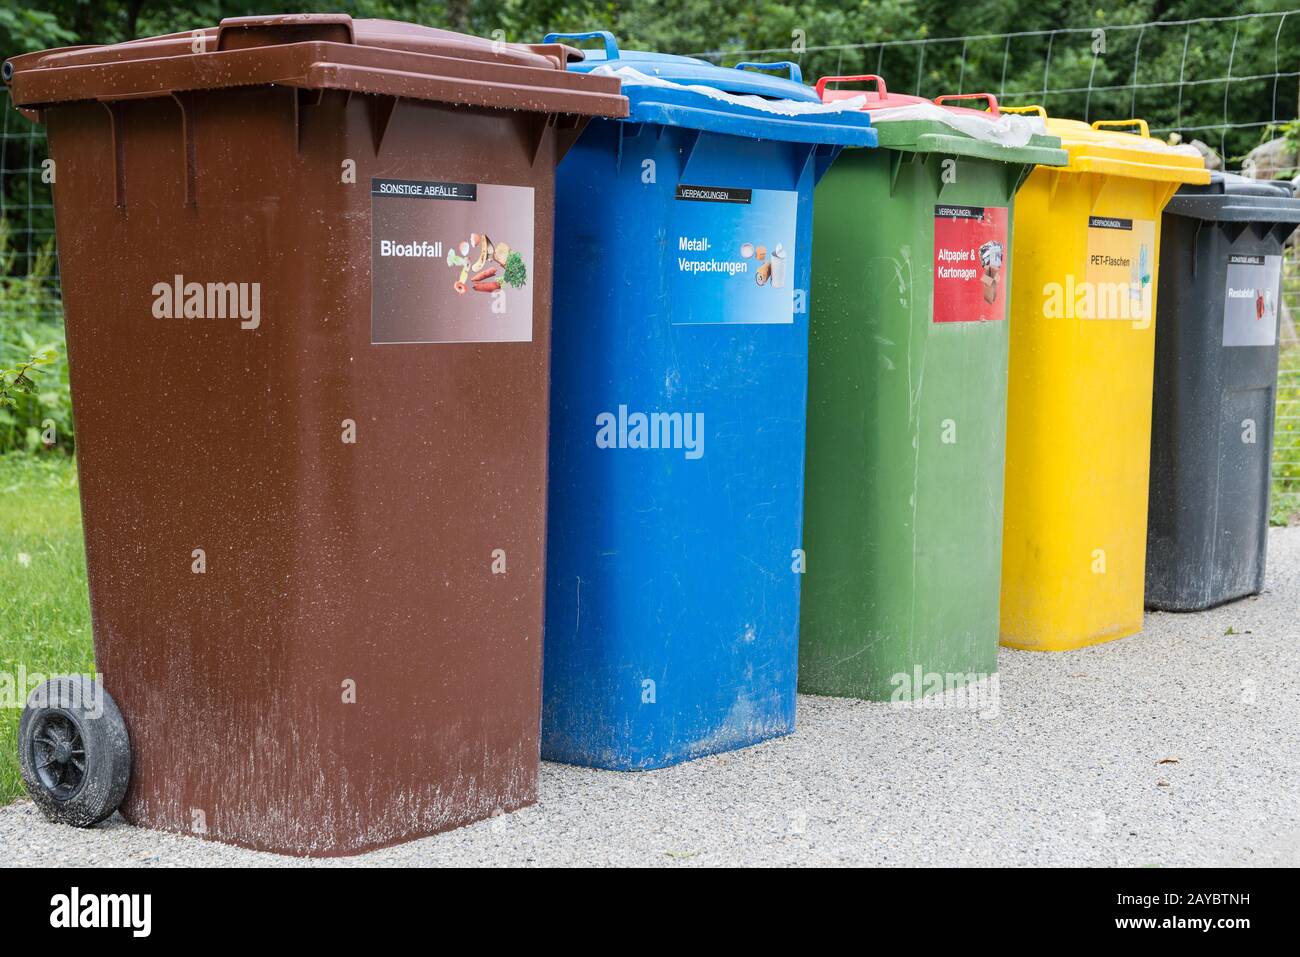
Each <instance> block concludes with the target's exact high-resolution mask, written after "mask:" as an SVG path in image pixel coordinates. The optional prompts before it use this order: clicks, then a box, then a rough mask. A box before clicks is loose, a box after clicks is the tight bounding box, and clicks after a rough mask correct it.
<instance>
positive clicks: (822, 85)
mask: <svg viewBox="0 0 1300 957" xmlns="http://www.w3.org/2000/svg"><path fill="white" fill-rule="evenodd" d="M869 80H875V81H876V93H877V94H878V95H879V96H880V98H881V99H882V100H883V99H884V98H885V97H887V96H889V90H888V89H886V88H885V78H884V77H882V76H877V75H876V74H874V73H859V74H857V75H856V76H824V77H822V78H821V79H820V80H818V81H817V86H816V87H815V89H816V90H817V99H819V100H821V99H825V97H824V96H823V95H822V94H824V93H825V92H826V84H827V83H866V82H868V81H869Z"/></svg>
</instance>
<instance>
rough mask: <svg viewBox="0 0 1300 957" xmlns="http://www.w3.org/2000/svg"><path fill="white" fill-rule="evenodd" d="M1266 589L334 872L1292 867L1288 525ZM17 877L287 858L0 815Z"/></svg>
mask: <svg viewBox="0 0 1300 957" xmlns="http://www.w3.org/2000/svg"><path fill="white" fill-rule="evenodd" d="M1269 544H1270V556H1269V558H1270V567H1269V587H1268V589H1267V591H1265V593H1264V594H1263V595H1260V596H1258V597H1256V598H1251V599H1246V600H1244V601H1241V602H1237V603H1235V604H1232V605H1228V606H1225V607H1223V608H1218V609H1215V610H1213V611H1209V612H1205V613H1202V614H1196V615H1172V614H1149V615H1148V616H1147V627H1146V630H1145V631H1144V632H1143V633H1142V634H1141V635H1138V636H1135V637H1132V638H1127V639H1124V640H1122V641H1117V642H1112V643H1110V644H1107V645H1101V646H1099V647H1095V648H1088V649H1084V650H1082V651H1077V652H1070V653H1064V654H1039V653H1031V652H1017V651H1011V650H1007V649H1003V651H1002V654H1001V658H1000V667H1001V675H1000V678H999V687H998V689H997V690H998V699H997V707H996V708H995V709H994V708H988V707H986V708H985V709H984V710H983V711H982V712H981V711H979V710H977V709H975V708H972V707H971V706H970V705H969V703H968V702H967V703H962V702H953V701H951V700H950V701H949V704H950V705H960V706H949V707H930V708H925V709H919V710H905V709H899V708H895V707H891V706H890V705H887V704H867V703H863V702H854V701H846V700H838V699H832V698H813V697H802V698H800V700H799V731H798V733H797V734H795V735H793V736H791V737H788V738H784V739H781V740H779V741H772V742H768V743H767V744H764V745H760V746H758V747H754V748H749V749H746V750H744V751H739V752H733V753H731V754H724V755H718V756H715V757H711V758H705V759H702V760H699V761H695V762H693V763H691V764H686V765H682V766H679V767H676V768H671V769H668V770H664V771H655V772H649V773H640V774H622V773H617V772H606V771H590V770H585V769H581V768H572V767H566V766H563V765H556V764H544V765H543V766H542V782H541V801H540V803H539V804H538V805H537V806H536V807H532V808H528V809H526V810H524V811H520V812H518V813H516V814H512V815H506V816H504V817H499V818H494V819H492V820H490V821H484V822H482V823H479V824H476V825H473V826H471V827H466V828H462V829H461V830H459V831H454V832H451V833H448V834H443V835H440V836H438V837H432V838H426V839H423V840H419V841H413V842H411V843H408V844H403V845H400V846H398V847H392V848H387V849H385V850H381V851H375V852H372V853H370V854H364V855H361V856H358V857H352V858H342V859H331V860H319V861H311V862H308V863H313V864H319V865H323V866H345V865H358V864H363V865H379V866H389V865H406V864H421V865H450V864H456V865H501V864H507V865H509V864H543V865H570V864H597V865H600V864H615V865H676V866H681V865H701V864H704V865H725V864H732V865H734V864H741V865H745V864H867V865H873V864H903V865H933V864H959V865H966V864H969V865H994V866H996V865H1067V864H1073V865H1097V866H1112V865H1117V866H1146V865H1228V866H1233V865H1243V866H1260V865H1291V866H1295V865H1298V864H1300V680H1298V679H1297V677H1296V658H1297V654H1298V653H1300V648H1298V647H1297V646H1298V645H1300V528H1291V529H1274V530H1273V531H1272V533H1271V537H1270V542H1269ZM0 847H3V848H4V849H5V856H6V857H8V858H9V860H10V861H11V862H12V863H15V864H27V865H54V866H59V865H103V866H113V865H122V864H128V865H136V864H146V865H160V866H167V865H204V866H240V865H295V864H300V863H303V862H302V861H299V860H297V859H294V858H286V857H279V856H276V855H273V854H263V853H257V852H254V851H246V850H241V849H238V848H233V847H227V846H224V845H220V844H214V843H211V842H207V841H201V840H198V839H195V838H190V837H179V836H175V835H170V834H163V833H159V832H156V831H148V830H142V829H139V828H134V827H131V826H130V825H127V824H125V823H124V822H123V821H122V820H121V819H120V818H117V817H115V818H114V819H113V820H112V821H110V822H108V823H107V824H105V825H104V826H102V827H99V828H96V829H93V830H87V831H78V830H73V829H70V828H64V827H58V826H55V825H51V824H47V823H46V822H45V821H44V820H43V819H42V818H41V816H40V815H39V814H38V813H37V811H36V809H35V808H34V807H33V805H32V804H31V803H29V802H26V801H24V802H19V803H17V804H13V805H10V806H8V807H5V808H0Z"/></svg>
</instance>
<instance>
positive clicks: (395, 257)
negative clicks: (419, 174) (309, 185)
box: [370, 179, 534, 344]
mask: <svg viewBox="0 0 1300 957" xmlns="http://www.w3.org/2000/svg"><path fill="white" fill-rule="evenodd" d="M370 214H371V253H370V275H371V290H372V291H371V299H370V341H371V342H372V343H374V344H392V343H410V342H531V341H532V338H533V294H532V286H531V282H532V278H533V277H532V275H531V270H532V269H533V267H534V258H533V189H532V187H531V186H497V185H493V184H489V183H437V182H425V181H419V180H399V179H372V180H371V181H370Z"/></svg>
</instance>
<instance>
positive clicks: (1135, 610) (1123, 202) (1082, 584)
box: [1001, 107, 1210, 651]
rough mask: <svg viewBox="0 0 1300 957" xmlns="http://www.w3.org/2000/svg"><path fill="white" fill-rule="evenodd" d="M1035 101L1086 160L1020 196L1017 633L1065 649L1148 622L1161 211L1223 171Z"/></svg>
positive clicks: (1137, 133)
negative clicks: (1186, 189) (1186, 188)
mask: <svg viewBox="0 0 1300 957" xmlns="http://www.w3.org/2000/svg"><path fill="white" fill-rule="evenodd" d="M1020 111H1022V112H1036V113H1038V114H1039V115H1040V116H1042V117H1043V119H1044V121H1045V123H1046V126H1047V132H1048V133H1049V134H1051V135H1053V136H1058V137H1060V139H1061V145H1062V147H1063V148H1064V149H1065V150H1066V151H1067V152H1068V153H1069V157H1070V162H1069V164H1068V165H1066V166H1064V167H1056V168H1053V167H1046V166H1039V167H1036V168H1035V169H1034V171H1033V172H1032V173H1031V174H1030V176H1029V180H1028V182H1027V183H1026V184H1025V186H1024V188H1023V189H1022V190H1021V191H1020V194H1019V195H1018V196H1017V198H1016V209H1015V224H1014V232H1015V236H1016V244H1015V249H1014V250H1013V257H1014V258H1013V263H1012V275H1013V276H1015V282H1014V283H1013V288H1012V294H1011V329H1010V332H1011V355H1010V378H1009V382H1008V395H1007V464H1006V504H1005V516H1004V536H1003V546H1002V548H1003V554H1002V612H1001V618H1002V624H1001V640H1002V644H1004V645H1009V646H1011V647H1013V648H1026V649H1036V650H1043V651H1062V650H1066V649H1070V648H1080V647H1083V646H1084V645H1091V644H1096V643H1098V642H1102V641H1110V640H1112V639H1115V638H1122V637H1124V636H1125V635H1131V634H1133V633H1135V632H1138V631H1141V630H1142V610H1143V578H1144V574H1145V570H1146V541H1147V533H1146V527H1147V479H1148V473H1149V470H1150V450H1151V395H1152V375H1153V368H1154V361H1155V339H1156V337H1155V315H1156V312H1155V295H1156V281H1157V275H1156V270H1157V265H1158V263H1157V258H1158V253H1159V250H1160V213H1161V210H1162V209H1163V208H1164V206H1165V203H1166V202H1168V201H1169V199H1170V197H1172V196H1173V194H1174V192H1175V191H1176V190H1177V189H1178V187H1180V186H1182V185H1183V184H1185V183H1208V182H1209V179H1210V174H1209V172H1208V171H1207V170H1206V169H1205V164H1204V162H1203V160H1202V159H1201V157H1200V155H1199V154H1197V153H1195V151H1193V150H1191V149H1190V148H1189V147H1182V148H1179V147H1171V146H1168V145H1167V144H1165V143H1163V142H1162V141H1160V140H1155V139H1152V138H1151V136H1150V133H1149V131H1148V129H1147V124H1146V122H1145V121H1144V120H1116V121H1098V122H1096V123H1093V124H1092V125H1091V126H1090V125H1089V124H1087V123H1083V122H1080V121H1078V120H1065V119H1057V118H1054V117H1050V118H1049V117H1047V116H1046V114H1045V113H1044V111H1043V109H1042V107H1024V108H1021V110H1020ZM1125 128H1129V129H1132V130H1134V132H1121V130H1123V129H1125Z"/></svg>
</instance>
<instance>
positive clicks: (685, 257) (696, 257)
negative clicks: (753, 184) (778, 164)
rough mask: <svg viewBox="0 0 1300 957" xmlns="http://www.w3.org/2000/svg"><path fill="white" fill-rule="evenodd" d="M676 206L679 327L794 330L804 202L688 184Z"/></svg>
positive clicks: (673, 267)
mask: <svg viewBox="0 0 1300 957" xmlns="http://www.w3.org/2000/svg"><path fill="white" fill-rule="evenodd" d="M674 199H675V202H674V203H673V221H672V232H671V233H670V234H669V236H668V241H669V242H671V243H672V257H673V258H672V260H671V261H670V265H669V268H668V273H669V279H668V288H669V291H670V296H671V302H672V313H671V315H672V323H673V325H675V326H689V325H704V324H715V323H754V324H772V323H792V322H794V303H795V299H794V270H795V263H796V262H797V260H796V258H795V257H796V255H797V251H796V249H795V228H796V224H797V222H798V208H799V194H798V193H797V192H795V191H794V190H786V189H737V188H733V187H726V186H691V185H687V184H685V183H681V184H679V185H678V186H677V192H676V195H675V197H674Z"/></svg>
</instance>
